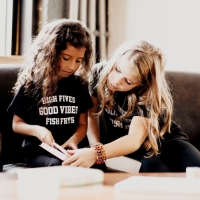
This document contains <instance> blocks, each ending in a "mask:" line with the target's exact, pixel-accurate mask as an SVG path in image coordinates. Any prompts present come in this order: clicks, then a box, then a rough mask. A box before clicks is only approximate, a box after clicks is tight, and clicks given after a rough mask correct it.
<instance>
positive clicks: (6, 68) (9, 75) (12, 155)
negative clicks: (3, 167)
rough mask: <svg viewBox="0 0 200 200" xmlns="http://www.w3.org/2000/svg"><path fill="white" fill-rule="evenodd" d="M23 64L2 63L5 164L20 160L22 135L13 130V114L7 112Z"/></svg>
mask: <svg viewBox="0 0 200 200" xmlns="http://www.w3.org/2000/svg"><path fill="white" fill-rule="evenodd" d="M20 67H21V65H16V64H12V65H11V64H0V133H1V134H2V135H1V137H2V143H1V147H0V148H1V149H0V151H1V159H0V160H1V162H2V163H3V164H8V163H13V162H20V161H21V160H22V158H21V155H20V153H19V152H20V149H21V143H22V136H21V135H18V134H14V133H13V131H12V116H11V115H10V114H9V113H8V112H7V107H8V105H9V104H10V103H11V101H12V98H13V93H12V92H11V91H12V87H13V86H14V83H15V81H16V79H17V73H18V70H19V69H20Z"/></svg>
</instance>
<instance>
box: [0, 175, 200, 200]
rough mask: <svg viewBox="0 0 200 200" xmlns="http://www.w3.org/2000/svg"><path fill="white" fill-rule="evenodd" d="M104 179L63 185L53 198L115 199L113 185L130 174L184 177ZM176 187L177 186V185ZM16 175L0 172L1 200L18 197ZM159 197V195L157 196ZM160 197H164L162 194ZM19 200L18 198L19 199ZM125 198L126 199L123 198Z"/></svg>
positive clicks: (147, 197) (181, 197) (117, 177)
mask: <svg viewBox="0 0 200 200" xmlns="http://www.w3.org/2000/svg"><path fill="white" fill-rule="evenodd" d="M104 175H105V179H104V182H103V184H94V185H88V186H78V187H63V188H59V194H58V198H56V199H55V200H64V199H65V200H66V199H69V200H100V199H101V200H115V199H116V196H115V195H114V185H115V184H116V183H117V182H119V181H122V180H125V179H127V178H129V177H131V176H156V177H183V178H184V177H185V176H186V174H185V173H139V174H138V173H137V174H129V173H118V172H117V173H116V172H112V173H105V174H104ZM177 187H178V186H177ZM17 188H18V187H17V175H12V174H5V173H0V199H1V200H14V199H15V200H16V199H19V198H18V189H17ZM137 199H148V200H150V199H152V200H154V199H155V196H151V195H150V194H143V196H142V197H139V196H138V198H137ZM157 199H160V197H157ZM162 199H165V198H164V197H163V196H162ZM166 199H167V200H168V199H176V200H177V199H181V200H182V199H190V200H191V199H200V197H199V196H198V197H192V198H191V196H184V197H183V196H181V195H180V196H177V195H176V196H171V195H170V194H169V196H168V197H166ZM19 200H20V199H19ZM125 200H126V199H125Z"/></svg>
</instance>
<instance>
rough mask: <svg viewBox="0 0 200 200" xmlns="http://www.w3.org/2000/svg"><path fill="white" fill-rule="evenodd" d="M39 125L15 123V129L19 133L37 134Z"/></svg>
mask: <svg viewBox="0 0 200 200" xmlns="http://www.w3.org/2000/svg"><path fill="white" fill-rule="evenodd" d="M37 126H38V125H30V124H26V123H24V122H17V123H13V131H14V132H15V133H18V134H22V135H28V136H35V135H36V133H35V130H36V128H37Z"/></svg>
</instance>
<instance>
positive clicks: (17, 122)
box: [12, 115, 54, 146]
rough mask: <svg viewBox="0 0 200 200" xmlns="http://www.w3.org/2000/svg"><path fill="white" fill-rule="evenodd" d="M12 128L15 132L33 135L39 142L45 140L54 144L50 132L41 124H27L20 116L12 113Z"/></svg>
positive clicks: (51, 144)
mask: <svg viewBox="0 0 200 200" xmlns="http://www.w3.org/2000/svg"><path fill="white" fill-rule="evenodd" d="M12 128H13V131H14V132H15V133H19V134H22V135H28V136H35V137H37V138H38V139H39V140H40V141H41V142H45V143H47V144H49V145H50V146H54V145H53V142H54V139H53V136H52V134H51V132H50V131H49V130H48V129H47V128H45V127H43V126H39V125H30V124H27V123H26V122H25V121H24V120H23V119H22V118H20V117H18V116H17V115H14V116H13V123H12Z"/></svg>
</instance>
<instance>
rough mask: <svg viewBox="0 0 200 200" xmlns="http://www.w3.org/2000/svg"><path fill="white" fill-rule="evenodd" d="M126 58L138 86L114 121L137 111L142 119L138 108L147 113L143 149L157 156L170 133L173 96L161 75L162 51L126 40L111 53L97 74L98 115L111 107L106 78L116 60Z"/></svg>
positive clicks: (112, 100) (130, 93)
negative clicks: (124, 110)
mask: <svg viewBox="0 0 200 200" xmlns="http://www.w3.org/2000/svg"><path fill="white" fill-rule="evenodd" d="M124 55H126V56H127V58H128V63H129V64H130V66H132V67H133V70H134V72H136V74H137V75H136V81H137V83H138V85H137V87H135V88H133V89H132V90H130V91H129V92H128V96H127V99H128V109H127V111H126V112H125V113H124V114H123V115H121V116H119V117H118V118H117V119H122V118H124V117H128V116H130V115H131V113H132V112H133V111H134V109H135V108H138V110H139V111H140V114H141V116H144V115H143V112H142V109H140V106H141V105H144V106H145V107H146V109H147V111H148V117H149V119H150V128H149V130H148V136H147V138H146V140H145V142H144V144H143V145H144V147H145V148H146V150H149V156H152V155H154V154H155V155H157V154H158V153H159V147H158V142H157V141H159V139H160V138H163V135H164V134H165V132H166V131H169V132H170V125H171V117H172V108H173V102H172V96H171V94H170V88H169V86H168V84H167V81H166V78H165V72H164V56H163V54H162V52H161V50H160V49H159V48H157V47H155V46H153V45H151V44H149V43H147V42H146V41H139V42H136V41H128V42H125V43H123V44H122V45H121V46H119V48H118V49H117V50H116V51H115V52H114V54H113V55H112V57H111V58H110V59H109V60H108V62H107V63H106V65H105V67H104V68H103V70H102V71H101V73H100V76H99V81H98V84H97V92H98V97H99V101H100V108H101V109H100V112H99V114H101V113H102V112H103V110H104V108H107V109H113V108H114V106H115V105H114V92H113V91H110V90H109V89H108V88H107V86H106V83H107V77H108V74H109V72H110V71H111V70H112V68H113V67H114V66H115V65H116V64H117V62H118V60H119V59H120V58H121V57H122V56H124ZM161 114H164V119H163V120H164V125H163V126H162V127H159V118H160V115H161Z"/></svg>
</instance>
